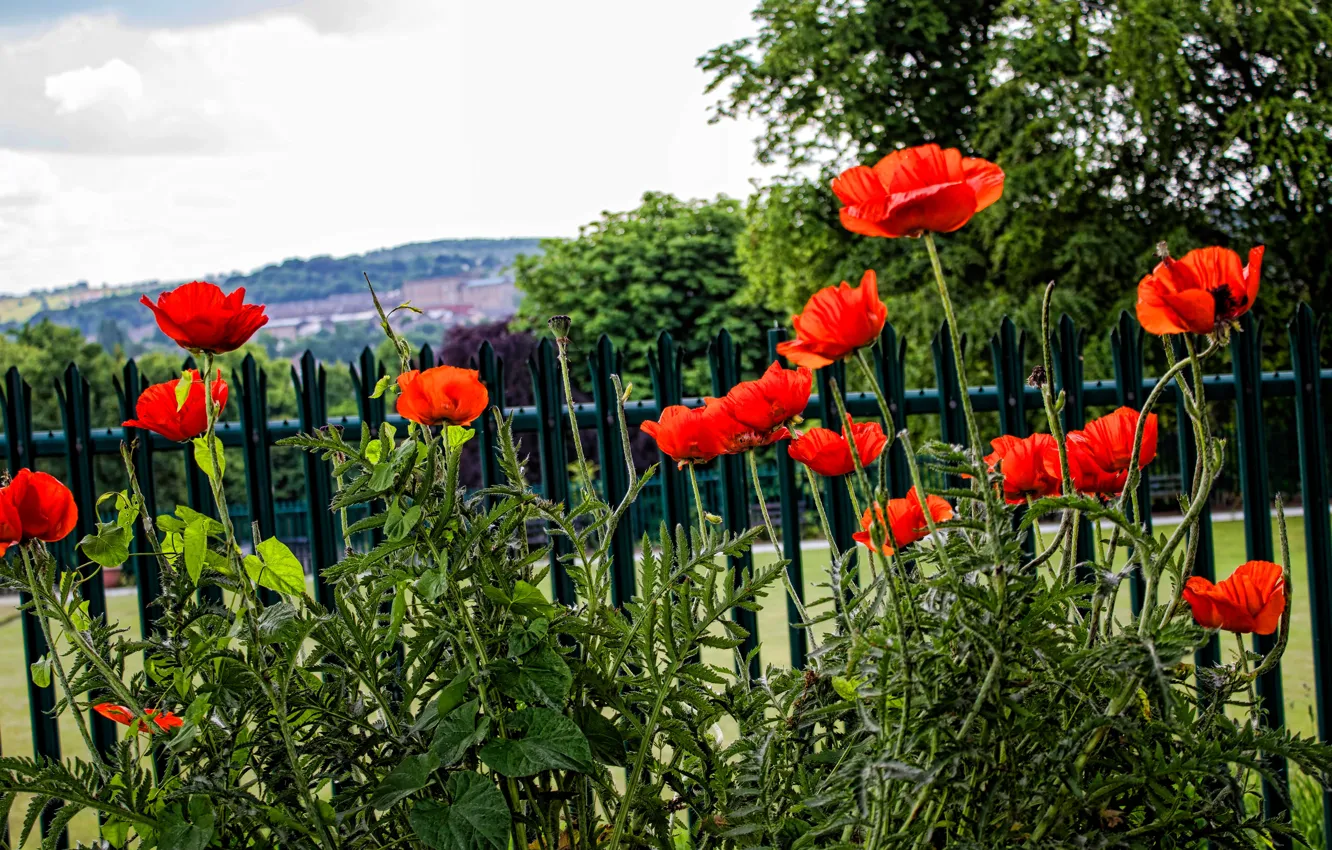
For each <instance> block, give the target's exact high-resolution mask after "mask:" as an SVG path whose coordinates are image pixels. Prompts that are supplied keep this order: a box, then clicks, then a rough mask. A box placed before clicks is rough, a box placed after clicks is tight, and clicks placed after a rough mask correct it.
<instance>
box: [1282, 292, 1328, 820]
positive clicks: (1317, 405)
mask: <svg viewBox="0 0 1332 850" xmlns="http://www.w3.org/2000/svg"><path fill="white" fill-rule="evenodd" d="M1289 332H1290V360H1291V365H1292V367H1293V369H1294V372H1295V433H1296V437H1297V439H1298V441H1299V452H1300V493H1301V495H1302V496H1303V502H1304V553H1305V563H1306V564H1307V569H1308V571H1309V602H1310V608H1311V613H1312V615H1313V616H1312V621H1313V653H1314V686H1315V690H1314V693H1315V694H1316V695H1317V705H1318V738H1319V740H1321V741H1332V643H1329V642H1332V573H1329V570H1332V527H1329V524H1328V523H1329V516H1328V500H1329V499H1330V498H1332V487H1329V485H1328V480H1327V437H1326V435H1325V434H1324V431H1323V428H1324V421H1323V392H1322V383H1323V382H1322V381H1321V380H1320V374H1319V372H1320V367H1321V363H1320V362H1319V356H1318V352H1319V348H1320V347H1319V343H1320V342H1321V340H1322V336H1323V322H1322V320H1315V319H1314V314H1313V310H1311V309H1310V308H1309V304H1308V302H1300V305H1299V307H1297V308H1296V309H1295V318H1293V319H1291V321H1290V325H1289ZM1323 835H1332V793H1329V792H1328V791H1324V792H1323Z"/></svg>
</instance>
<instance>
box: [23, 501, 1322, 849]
mask: <svg viewBox="0 0 1332 850" xmlns="http://www.w3.org/2000/svg"><path fill="white" fill-rule="evenodd" d="M1214 533H1215V540H1216V563H1217V572H1218V574H1219V575H1220V576H1222V577H1224V576H1226V575H1228V574H1229V573H1230V571H1231V570H1232V569H1234V568H1235V567H1236V566H1238V565H1239V564H1241V563H1243V561H1244V560H1245V556H1244V527H1243V525H1241V524H1240V523H1238V522H1225V523H1216V524H1215V526H1214ZM1289 533H1290V539H1291V570H1292V573H1293V575H1292V579H1293V580H1292V584H1293V588H1292V590H1293V592H1294V611H1293V614H1292V619H1291V637H1290V642H1289V646H1288V648H1287V651H1286V655H1285V658H1284V659H1283V661H1282V681H1283V683H1284V688H1285V707H1286V722H1287V725H1288V726H1289V727H1290V728H1291V729H1292V730H1294V731H1297V732H1301V733H1304V734H1310V735H1311V734H1313V733H1314V732H1315V730H1316V723H1315V719H1314V685H1313V642H1312V635H1311V633H1310V629H1309V619H1310V616H1309V607H1308V596H1307V593H1306V587H1307V583H1308V575H1307V572H1306V568H1305V557H1304V525H1303V521H1302V519H1300V518H1298V517H1295V518H1292V519H1291V520H1290V521H1289ZM803 556H804V557H803V560H804V575H805V585H806V588H805V590H806V592H805V597H806V599H817V598H821V597H823V596H825V595H826V590H825V589H824V588H821V587H818V586H817V585H818V584H819V583H822V582H824V581H826V575H827V568H828V550H827V549H826V548H824V547H820V546H816V545H814V544H811V545H810V546H809V548H807V549H805V550H804V553H803ZM756 557H757V558H758V559H759V560H760V561H762V560H764V559H771V558H773V557H774V556H773V555H771V554H764V553H759V554H758V555H757V556H756ZM1120 603H1121V605H1120V608H1121V610H1120V616H1121V617H1126V616H1127V614H1128V594H1127V593H1122V594H1120ZM11 604H12V603H11ZM107 607H108V610H109V612H110V617H111V619H113V620H116V621H118V622H119V623H120V624H121V625H122V626H124V627H126V628H129V629H131V630H132V633H133V634H137V633H138V629H139V625H138V606H137V602H136V600H135V597H134V595H133V594H124V593H121V594H116V595H113V596H111V597H110V598H108V600H107ZM15 614H16V611H14V609H13V608H12V607H9V608H6V609H5V610H4V613H3V614H0V618H3V619H0V700H3V702H0V746H2V747H3V752H4V754H6V755H31V753H32V733H31V726H30V723H29V720H28V700H27V690H26V680H27V675H28V670H27V664H26V661H25V656H24V653H23V634H22V630H21V628H20V624H19V621H18V619H17V617H16V616H15ZM759 634H760V637H761V639H762V658H763V662H764V664H765V665H767V664H781V665H784V664H787V663H789V660H790V655H789V650H788V642H787V631H786V605H785V602H784V600H783V598H782V596H781V595H780V594H773V593H770V594H769V604H765V605H764V607H763V610H762V611H761V612H760V614H759ZM1222 646H1223V649H1225V651H1226V652H1227V655H1228V657H1229V656H1230V655H1231V654H1233V653H1234V651H1235V642H1234V640H1233V639H1228V640H1223V642H1222ZM60 734H61V742H62V746H63V750H64V755H65V756H66V757H71V756H79V755H83V754H86V749H85V748H84V746H83V742H82V740H81V739H80V738H79V734H78V731H77V729H76V727H75V725H74V723H73V722H72V721H71V720H70V719H69V718H68V717H64V718H62V719H61V724H60ZM22 814H23V807H22V806H21V805H19V806H16V807H15V811H14V813H13V816H12V817H11V827H12V829H14V830H17V829H18V828H19V826H20V824H21V822H22ZM95 835H96V818H95V817H94V816H92V815H91V814H89V813H86V812H85V813H84V814H82V815H80V816H79V818H77V819H76V820H75V821H74V823H73V824H72V826H71V837H73V838H74V839H76V840H77V839H80V838H82V839H83V840H85V841H86V840H89V839H91V838H93V837H95ZM30 846H36V842H35V841H34V842H31V843H30Z"/></svg>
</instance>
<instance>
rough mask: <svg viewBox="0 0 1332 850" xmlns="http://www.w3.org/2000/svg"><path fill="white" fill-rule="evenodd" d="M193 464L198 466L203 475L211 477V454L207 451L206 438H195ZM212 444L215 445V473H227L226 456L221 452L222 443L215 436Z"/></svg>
mask: <svg viewBox="0 0 1332 850" xmlns="http://www.w3.org/2000/svg"><path fill="white" fill-rule="evenodd" d="M193 442H194V462H195V463H197V464H199V468H200V469H202V470H203V471H204V475H207V476H208V477H209V478H212V477H213V457H212V455H213V453H212V452H211V451H209V444H208V437H207V436H203V437H195V438H194V440H193ZM213 442H214V443H216V444H217V471H218V473H219V474H224V473H226V471H227V456H226V452H224V451H223V450H222V441H221V440H219V439H218V438H217V437H216V436H214V437H213Z"/></svg>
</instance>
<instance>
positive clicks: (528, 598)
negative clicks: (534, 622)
mask: <svg viewBox="0 0 1332 850" xmlns="http://www.w3.org/2000/svg"><path fill="white" fill-rule="evenodd" d="M509 606H510V607H511V608H512V609H513V612H514V613H515V614H522V615H523V616H525V617H550V616H551V615H552V614H554V613H555V607H554V606H553V605H551V604H550V603H549V602H547V601H546V595H545V594H544V593H542V592H541V589H540V588H538V587H535V586H533V585H530V584H528V583H527V582H525V581H523V580H521V579H519V580H518V581H517V582H515V583H514V585H513V599H512V600H511V601H510V602H509Z"/></svg>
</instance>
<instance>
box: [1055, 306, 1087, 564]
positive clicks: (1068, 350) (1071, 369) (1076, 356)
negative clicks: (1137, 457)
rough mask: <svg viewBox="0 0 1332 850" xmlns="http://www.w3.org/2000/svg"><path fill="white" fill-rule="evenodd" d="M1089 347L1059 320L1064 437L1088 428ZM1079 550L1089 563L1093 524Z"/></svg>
mask: <svg viewBox="0 0 1332 850" xmlns="http://www.w3.org/2000/svg"><path fill="white" fill-rule="evenodd" d="M1086 343H1087V335H1086V334H1084V333H1083V332H1082V331H1080V330H1078V329H1077V328H1075V327H1074V326H1073V320H1072V319H1070V318H1069V317H1068V314H1067V313H1065V314H1064V315H1063V316H1062V317H1060V319H1059V325H1058V327H1057V328H1056V329H1055V332H1054V334H1053V335H1052V337H1051V339H1050V357H1051V359H1052V360H1053V361H1054V370H1055V373H1054V382H1055V396H1056V397H1057V396H1058V395H1059V393H1060V392H1063V393H1064V410H1063V413H1062V415H1061V423H1062V424H1063V427H1064V433H1065V434H1067V433H1068V432H1070V431H1077V430H1080V429H1081V428H1082V426H1084V425H1086V424H1087V407H1086V403H1085V401H1084V400H1083V396H1082V349H1083V346H1085V345H1086ZM1077 532H1078V547H1077V552H1076V553H1075V555H1076V558H1077V562H1078V563H1079V564H1086V563H1089V562H1090V561H1091V559H1092V556H1093V553H1094V552H1095V548H1096V540H1095V537H1094V536H1093V534H1094V532H1093V530H1092V525H1091V522H1090V521H1089V520H1087V519H1085V518H1084V519H1082V520H1081V521H1080V522H1079V523H1078V528H1077ZM1078 576H1079V577H1080V578H1082V579H1084V580H1086V579H1089V578H1091V576H1089V575H1088V574H1087V571H1086V568H1079V570H1078Z"/></svg>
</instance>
